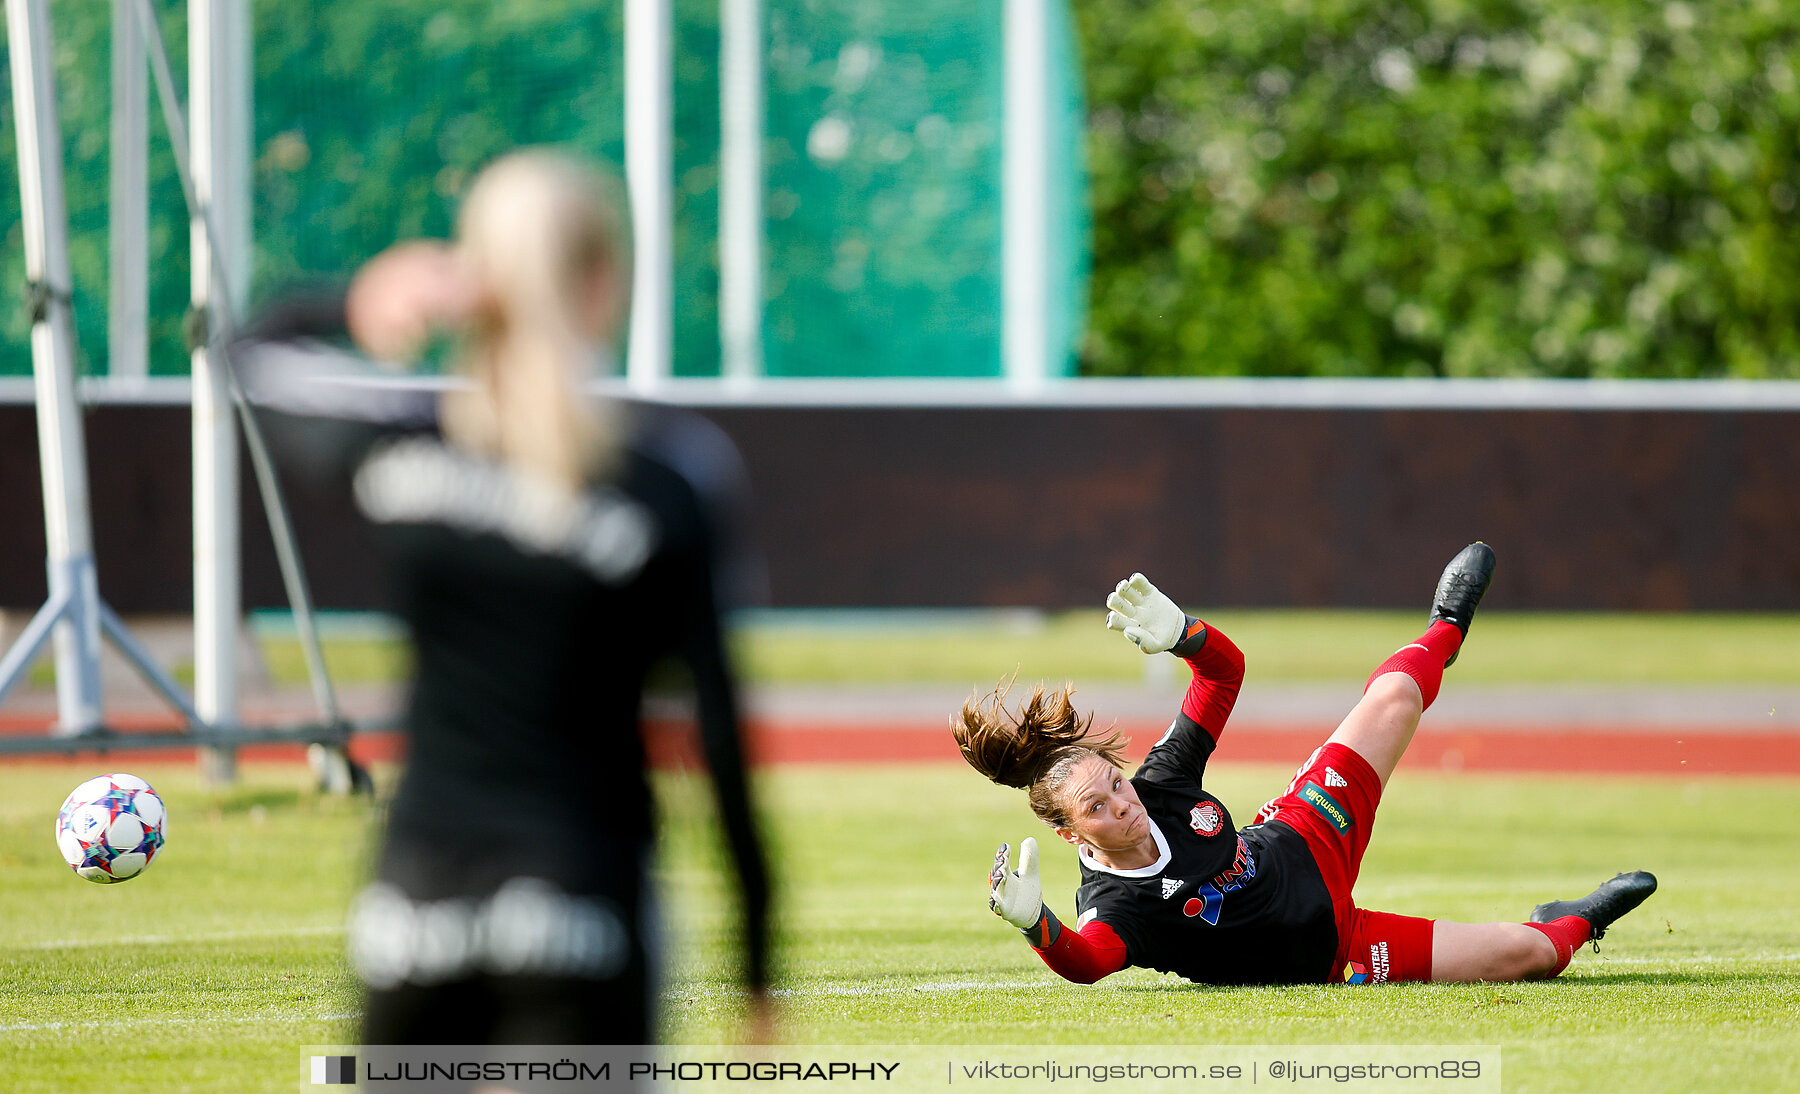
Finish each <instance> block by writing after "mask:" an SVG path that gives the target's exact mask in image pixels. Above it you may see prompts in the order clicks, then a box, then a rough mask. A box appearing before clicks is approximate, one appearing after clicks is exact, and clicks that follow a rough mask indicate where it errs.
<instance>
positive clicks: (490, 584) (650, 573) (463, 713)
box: [234, 298, 767, 983]
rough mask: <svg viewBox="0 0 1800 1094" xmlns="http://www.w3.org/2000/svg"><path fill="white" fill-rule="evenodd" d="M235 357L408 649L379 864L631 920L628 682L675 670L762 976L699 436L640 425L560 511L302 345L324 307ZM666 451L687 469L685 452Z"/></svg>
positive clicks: (636, 900) (402, 881) (445, 889)
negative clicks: (594, 901)
mask: <svg viewBox="0 0 1800 1094" xmlns="http://www.w3.org/2000/svg"><path fill="white" fill-rule="evenodd" d="M252 330H253V336H252V337H250V338H248V339H246V340H245V341H244V342H242V343H240V344H239V346H238V347H237V348H236V351H235V352H234V360H235V361H236V362H237V363H238V366H239V368H240V371H241V372H242V374H243V375H244V377H245V383H246V386H247V387H248V388H249V389H250V390H251V393H252V396H253V398H254V399H255V401H256V402H257V403H258V404H260V406H261V408H262V420H263V422H264V423H265V426H266V429H267V431H268V433H269V435H270V440H271V444H272V446H273V447H274V448H275V449H276V451H277V452H278V454H279V455H280V456H281V457H282V459H283V463H284V466H285V467H286V468H287V469H288V470H290V471H291V472H293V473H295V474H298V475H302V476H304V477H306V478H308V479H311V480H313V482H314V483H315V484H323V485H325V486H327V487H328V488H334V489H338V490H341V491H344V492H346V493H347V494H348V496H349V497H350V498H351V499H352V500H353V501H354V504H355V506H356V508H357V509H358V511H360V513H361V514H362V515H363V517H365V518H366V519H367V520H368V521H369V523H370V524H371V526H372V527H373V529H374V531H375V536H376V539H377V541H378V543H379V544H380V546H381V548H382V554H383V555H384V558H383V559H381V560H375V559H371V560H370V565H383V564H385V566H386V567H387V570H388V579H389V580H388V587H389V588H390V589H391V590H392V595H393V603H392V605H391V607H392V609H393V611H394V612H395V613H396V614H397V615H399V616H400V618H402V619H403V620H404V621H405V623H406V624H407V626H408V628H409V630H410V632H411V636H412V640H413V645H414V652H415V679H414V684H413V687H412V691H411V695H410V698H409V700H408V704H407V708H406V712H405V716H404V724H405V728H406V730H407V732H408V735H409V739H410V740H409V756H408V762H407V767H406V771H405V775H404V777H403V778H402V780H401V784H400V787H399V789H398V791H397V792H396V794H395V797H394V801H393V805H392V808H391V811H390V814H389V818H388V834H387V835H388V838H387V841H386V844H385V847H384V852H383V855H382V858H381V861H380V862H379V864H378V866H377V871H378V873H379V874H380V875H381V876H382V877H383V878H385V879H387V880H390V881H392V882H394V883H395V884H398V885H400V886H401V887H402V888H404V889H405V890H406V891H407V892H408V893H409V894H410V895H411V896H413V897H416V898H420V899H438V898H441V897H447V896H461V895H467V894H472V893H480V892H483V891H491V889H492V888H493V887H494V886H497V885H500V884H502V883H503V882H505V881H506V879H507V878H509V877H514V876H522V875H526V876H536V877H542V878H545V879H548V880H550V881H553V882H555V883H556V884H558V885H559V886H561V887H563V888H564V889H565V890H566V891H569V892H572V893H590V894H600V895H604V896H607V897H610V898H612V899H614V900H615V901H616V902H617V903H618V904H620V905H621V906H622V907H624V908H626V909H628V910H631V911H633V912H634V913H635V910H636V909H637V908H639V907H640V905H641V904H642V903H643V898H644V896H645V894H644V893H643V892H641V881H642V871H641V863H642V862H643V860H644V859H645V857H646V856H647V854H648V851H649V847H650V844H651V841H652V837H653V834H654V823H655V805H654V802H653V801H652V798H651V793H650V788H649V785H648V781H647V778H646V775H645V770H644V769H645V758H644V746H643V743H642V740H641V737H640V732H639V721H640V706H641V701H642V696H643V692H644V686H645V681H646V678H647V676H648V674H649V673H650V671H651V669H652V667H653V666H655V665H656V664H657V663H658V662H661V661H663V660H665V659H669V658H676V659H679V660H680V661H682V662H684V663H685V664H686V666H687V668H688V670H689V671H690V673H691V677H692V686H693V690H694V693H695V698H696V701H697V707H698V713H699V721H700V730H701V744H702V750H703V752H704V754H705V758H706V760H707V763H708V766H709V768H710V770H711V772H712V775H713V781H714V786H715V789H716V793H717V796H718V802H719V807H720V815H721V821H722V823H723V826H724V828H725V830H726V834H727V840H728V842H729V844H730V845H731V848H732V851H733V858H734V861H735V865H736V867H737V871H738V874H739V879H740V881H741V883H742V888H743V892H744V896H745V903H746V915H747V919H748V922H747V924H746V928H747V929H746V939H747V945H748V947H749V950H750V953H749V955H748V956H749V966H750V976H751V979H752V981H753V982H755V983H760V982H761V980H762V965H763V934H764V927H763V916H764V905H765V903H766V893H767V885H766V880H765V875H764V868H763V863H762V858H761V852H760V848H759V846H758V844H757V841H756V836H755V828H754V826H753V824H752V822H751V816H750V809H749V806H748V798H747V791H746V787H745V775H744V770H743V761H742V754H741V743H740V740H739V732H738V720H737V714H736V708H735V700H734V697H733V694H732V685H731V679H730V675H729V672H728V670H727V665H726V660H725V654H724V650H723V642H722V638H721V633H720V624H719V605H718V603H717V600H718V595H719V594H718V591H717V584H718V580H717V579H718V578H719V576H720V575H721V574H722V573H724V572H725V570H726V567H724V566H723V565H722V564H721V563H720V561H719V560H720V549H719V544H720V541H721V538H722V536H723V535H725V532H724V531H723V530H722V529H721V528H720V527H719V514H720V512H721V509H722V507H721V506H720V505H719V504H717V499H716V497H713V496H709V495H716V494H717V493H718V492H719V487H718V479H719V478H720V476H719V475H717V474H712V475H709V474H708V473H706V471H705V469H704V468H696V467H693V466H687V464H691V463H692V457H694V456H695V455H702V456H703V455H705V454H706V453H705V452H704V451H703V450H704V449H706V448H707V447H708V446H705V445H696V444H695V443H694V437H695V436H696V435H698V434H702V433H708V431H711V433H710V434H709V435H710V436H711V443H710V448H711V453H712V455H713V456H714V457H716V456H717V454H718V453H720V452H722V451H723V452H729V445H728V443H725V442H723V438H722V436H718V435H716V430H712V427H711V426H710V425H708V424H707V423H705V422H704V421H703V420H699V419H695V418H692V416H689V417H688V418H686V419H684V418H682V417H681V416H680V415H675V414H672V413H669V412H658V413H656V414H640V415H638V416H637V417H636V419H635V421H634V424H633V430H632V433H631V439H630V441H629V443H628V444H627V445H626V446H625V448H624V451H623V452H622V453H621V454H620V455H619V458H618V459H617V461H616V464H615V466H614V468H613V469H612V471H611V472H610V473H609V474H608V475H607V476H606V477H605V478H604V479H602V480H596V481H594V482H593V483H592V484H591V485H590V486H589V488H588V489H587V490H586V491H585V492H584V493H582V494H580V495H578V496H576V497H575V498H574V499H573V500H572V501H571V499H570V498H569V496H568V495H567V494H566V493H562V492H557V491H552V490H549V489H548V488H546V487H544V486H543V485H541V484H537V483H534V482H531V481H527V480H526V479H524V478H521V477H520V476H518V475H517V474H516V473H514V472H513V471H512V470H510V469H509V468H508V467H506V466H504V465H502V464H500V463H498V462H495V461H492V460H488V459H485V458H483V457H481V456H478V455H475V454H472V453H469V452H466V451H464V450H462V449H460V448H458V447H456V446H453V445H451V444H449V443H447V442H446V441H445V440H444V439H443V438H442V436H441V435H440V433H439V431H438V428H437V417H436V399H435V397H434V396H431V395H429V394H421V393H419V392H417V391H412V390H398V389H395V388H393V387H384V386H381V385H379V384H367V383H362V382H358V381H357V380H356V379H355V378H349V377H345V376H344V375H343V373H344V370H345V367H346V365H347V364H349V363H351V362H352V361H353V359H350V358H347V357H346V356H345V355H344V354H342V353H340V352H337V351H334V350H330V349H327V348H326V347H324V346H323V345H319V344H316V343H313V342H310V341H307V340H306V339H307V338H309V337H313V336H329V335H334V334H341V333H342V308H341V299H338V298H329V299H326V300H324V301H318V300H313V301H306V302H289V303H288V304H287V305H284V306H282V307H279V308H277V309H275V310H273V311H271V312H269V313H266V314H265V316H264V318H263V320H262V321H261V322H260V323H258V324H257V325H256V326H255V327H253V328H252ZM684 453H685V454H686V455H685V456H684Z"/></svg>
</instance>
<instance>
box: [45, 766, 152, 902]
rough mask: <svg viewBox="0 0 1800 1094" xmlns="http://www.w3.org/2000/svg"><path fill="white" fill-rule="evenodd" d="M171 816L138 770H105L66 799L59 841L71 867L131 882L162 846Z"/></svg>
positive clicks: (99, 878) (102, 879)
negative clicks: (108, 771) (110, 771)
mask: <svg viewBox="0 0 1800 1094" xmlns="http://www.w3.org/2000/svg"><path fill="white" fill-rule="evenodd" d="M168 820H169V814H168V810H166V809H164V808H163V803H162V799H161V798H159V797H157V796H156V791H154V790H152V789H150V784H149V783H147V782H145V781H144V780H142V779H140V778H138V777H137V776H136V775H125V774H113V775H101V776H98V777H96V778H92V779H89V780H88V781H87V782H84V783H82V784H81V785H80V786H78V787H76V788H75V790H74V792H73V793H71V794H70V795H69V797H68V799H67V800H66V801H64V802H63V805H62V809H61V810H60V811H58V812H57V814H56V846H57V849H58V850H60V851H61V852H62V856H63V861H64V862H67V863H68V864H69V868H70V869H71V870H74V871H75V872H76V873H77V874H80V875H81V876H82V877H84V878H87V879H88V880H89V881H95V882H99V883H100V884H102V885H111V884H112V883H113V882H116V881H129V880H131V879H132V878H134V877H136V876H138V875H139V874H141V873H143V872H144V869H145V868H146V867H148V866H149V865H150V862H151V860H152V859H154V858H155V857H156V854H157V852H158V851H161V850H162V845H163V838H164V835H165V833H166V832H167V830H168Z"/></svg>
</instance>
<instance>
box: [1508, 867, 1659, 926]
mask: <svg viewBox="0 0 1800 1094" xmlns="http://www.w3.org/2000/svg"><path fill="white" fill-rule="evenodd" d="M1654 892H1656V875H1654V874H1652V873H1650V872H1649V871H1647V870H1633V871H1631V872H1630V873H1629V874H1619V875H1617V876H1615V877H1614V878H1613V879H1612V880H1610V881H1603V882H1601V883H1600V887H1599V888H1598V889H1595V890H1594V891H1593V892H1591V893H1589V894H1588V895H1586V896H1584V897H1582V898H1581V899H1580V900H1552V901H1551V902H1550V903H1548V904H1539V905H1538V906H1537V907H1535V908H1533V909H1532V910H1531V922H1533V923H1549V922H1550V921H1551V920H1554V919H1561V918H1562V917H1563V916H1566V915H1574V916H1580V917H1581V918H1582V919H1585V920H1587V921H1588V926H1589V927H1590V928H1592V931H1593V935H1592V938H1591V941H1595V942H1598V941H1599V940H1600V936H1602V935H1604V934H1605V933H1606V928H1608V927H1610V926H1612V925H1613V924H1614V923H1615V922H1617V920H1618V918H1619V917H1620V916H1622V915H1624V914H1625V913H1626V912H1629V911H1631V909H1633V908H1635V907H1637V906H1638V905H1639V904H1642V903H1643V902H1644V898H1645V897H1648V896H1649V895H1650V894H1651V893H1654Z"/></svg>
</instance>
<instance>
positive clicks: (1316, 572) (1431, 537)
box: [0, 404, 1800, 612]
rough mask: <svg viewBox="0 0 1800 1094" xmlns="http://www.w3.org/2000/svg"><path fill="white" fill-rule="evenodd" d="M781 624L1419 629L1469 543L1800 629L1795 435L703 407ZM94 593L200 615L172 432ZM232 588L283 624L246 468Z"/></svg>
mask: <svg viewBox="0 0 1800 1094" xmlns="http://www.w3.org/2000/svg"><path fill="white" fill-rule="evenodd" d="M702 412H703V413H704V414H705V415H706V416H707V417H709V418H710V419H712V420H713V421H714V422H716V423H717V424H718V425H719V426H721V427H722V428H723V429H724V430H725V432H726V433H727V434H729V435H730V436H731V438H732V439H733V440H734V441H736V443H737V445H738V447H739V449H740V451H741V452H742V453H743V456H744V460H745V463H746V465H747V467H748V470H749V474H750V480H751V485H752V489H753V490H754V492H755V501H756V521H757V529H756V531H757V535H758V538H759V539H760V542H761V543H762V545H763V548H764V550H765V553H766V555H767V557H768V561H769V569H770V578H771V588H772V599H773V603H774V604H775V605H776V606H783V607H787V606H836V605H842V606H925V605H938V606H984V605H992V606H1007V605H1023V606H1040V607H1064V606H1072V605H1081V604H1090V603H1092V602H1093V601H1094V600H1095V599H1096V598H1097V596H1098V595H1099V594H1100V593H1103V592H1104V591H1105V590H1106V589H1107V588H1109V587H1110V586H1111V584H1112V583H1113V582H1114V581H1116V580H1118V579H1119V578H1120V577H1122V576H1124V575H1126V574H1129V573H1130V572H1132V571H1133V570H1142V571H1144V572H1145V573H1147V574H1150V575H1151V577H1152V578H1153V579H1154V580H1157V581H1159V582H1162V583H1163V584H1165V585H1167V586H1169V587H1171V588H1176V589H1180V590H1181V591H1182V596H1183V597H1184V598H1186V599H1192V600H1196V601H1201V602H1205V603H1211V604H1217V605H1232V606H1289V605H1340V606H1394V607H1420V606H1421V604H1422V596H1423V594H1424V588H1423V586H1422V581H1423V582H1424V583H1425V584H1428V583H1429V579H1430V578H1431V577H1433V576H1435V573H1436V570H1437V567H1438V566H1439V565H1440V564H1441V562H1442V561H1443V560H1444V559H1445V558H1448V557H1449V556H1450V554H1451V553H1452V552H1453V551H1454V550H1455V549H1456V548H1458V547H1460V546H1461V545H1462V544H1464V543H1466V542H1468V541H1469V540H1471V539H1476V538H1481V539H1486V540H1488V541H1489V542H1491V543H1493V544H1494V545H1495V546H1496V548H1497V549H1498V550H1499V552H1500V558H1501V565H1502V567H1504V575H1505V578H1504V580H1503V581H1501V582H1499V583H1497V584H1496V586H1495V590H1494V595H1493V599H1492V600H1491V601H1490V603H1492V604H1494V605H1496V606H1504V607H1508V608H1533V609H1608V610H1635V609H1659V610H1674V609H1715V610H1730V609H1781V610H1788V611H1793V610H1800V411H1794V410H1769V411H1756V410H1594V409H1516V410H1515V409H1509V410H1475V409H1449V410H1446V409H1367V408H1329V409H1294V408H1234V407H1216V406H1208V407H1128V408H1121V407H1104V408H1072V407H1061V406H1056V407H1030V406H1005V407H998V408H993V407H989V408H972V407H957V408H929V407H867V406H861V407H845V406H817V407H808V406H712V407H706V408H703V410H702ZM87 430H88V451H89V459H90V474H91V477H92V490H93V509H94V530H95V537H96V543H97V552H98V566H99V573H100V584H101V590H102V594H103V595H104V596H105V597H106V599H107V600H108V602H109V603H111V604H112V605H113V606H114V607H115V608H117V609H118V610H120V611H122V612H142V611H175V612H181V611H186V610H189V608H190V606H191V596H192V575H191V557H192V555H191V551H192V548H191V532H190V521H191V513H192V509H191V503H190V474H191V472H190V467H189V451H190V449H189V445H190V439H189V424H188V411H187V408H186V407H185V406H144V405H125V404H103V405H98V406H95V407H93V408H91V409H90V410H89V411H88V412H87ZM36 443H37V442H36V425H35V420H34V417H33V408H32V407H31V406H29V405H20V404H11V405H0V607H7V608H23V609H29V608H32V607H35V606H36V605H37V604H39V603H41V602H42V600H43V596H44V567H43V557H44V555H43V552H44V542H43V509H42V500H41V495H40V492H39V473H38V461H37V448H36ZM243 478H244V490H243V493H244V498H245V506H244V516H243V522H244V545H245V550H244V560H243V569H244V590H245V603H246V604H247V605H249V606H281V605H282V604H284V603H285V601H284V598H283V596H282V593H281V585H280V581H279V579H278V576H277V573H276V569H275V563H274V555H273V552H272V550H271V549H270V546H269V537H268V532H267V529H266V527H265V526H264V524H263V523H262V521H263V517H262V512H261V508H260V504H259V503H258V501H257V499H256V495H255V490H254V488H253V486H252V485H251V484H250V477H249V472H248V468H247V466H246V468H245V470H244V475H243ZM290 491H291V501H292V504H293V508H294V519H295V524H296V527H297V529H298V534H299V537H300V541H301V550H302V553H303V555H304V557H305V559H306V561H307V565H308V569H309V574H310V577H311V579H312V585H313V589H314V592H315V595H316V596H317V598H318V601H319V603H320V604H321V605H322V606H325V607H332V608H369V607H379V606H380V603H381V600H380V590H381V586H382V578H381V574H380V572H379V569H378V566H379V564H378V562H376V561H375V559H374V557H373V554H372V552H371V551H370V549H369V544H368V540H367V537H366V536H365V535H363V533H362V532H361V531H360V530H359V529H358V527H357V524H356V520H355V518H354V515H353V514H352V513H350V512H349V511H348V509H347V507H346V506H344V505H343V504H342V503H334V502H333V501H331V500H330V499H327V498H322V497H319V496H318V495H316V494H312V493H308V492H307V491H305V490H303V489H301V488H299V487H297V486H294V487H290Z"/></svg>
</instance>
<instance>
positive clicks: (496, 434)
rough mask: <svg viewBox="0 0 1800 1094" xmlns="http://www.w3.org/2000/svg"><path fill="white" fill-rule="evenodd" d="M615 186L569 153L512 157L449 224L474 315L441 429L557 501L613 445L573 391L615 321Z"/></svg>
mask: <svg viewBox="0 0 1800 1094" xmlns="http://www.w3.org/2000/svg"><path fill="white" fill-rule="evenodd" d="M614 190H615V186H614V185H613V183H612V181H611V179H610V178H609V177H608V176H606V175H604V174H603V173H601V172H600V171H599V170H597V169H596V168H594V167H592V166H590V165H589V164H587V163H585V162H583V161H581V160H578V159H575V158H574V157H572V156H568V155H565V154H562V153H559V152H553V151H548V150H542V149H534V150H528V151H523V152H515V153H512V154H510V155H507V156H504V157H502V158H501V159H498V160H496V161H494V162H493V163H492V164H490V165H489V166H488V167H486V168H485V169H483V170H482V172H481V173H480V174H479V175H478V176H477V177H476V179H475V182H474V185H473V186H472V187H471V188H470V190H469V194H468V196H467V197H466V198H465V199H464V200H463V204H462V209H461V211H460V213H459V215H458V217H457V223H456V251H457V256H458V259H459V260H460V261H461V262H462V263H463V265H464V268H465V270H466V271H467V272H468V273H469V274H470V275H471V276H472V277H473V278H474V279H475V281H476V283H477V284H478V285H479V287H480V291H481V296H482V306H481V308H480V309H479V311H478V313H477V315H476V316H475V317H474V319H473V321H472V322H471V323H470V325H469V328H468V330H467V332H466V340H465V343H464V345H463V349H462V354H461V358H460V362H459V364H460V367H461V370H462V371H463V372H464V373H466V374H467V375H468V376H469V377H470V379H472V380H473V381H474V383H473V384H472V385H471V386H470V387H469V388H467V389H465V390H459V391H454V392H452V393H450V394H448V395H446V396H445V399H444V403H443V427H444V433H445V435H446V436H447V437H449V438H450V439H452V440H454V441H456V442H457V443H459V444H461V445H463V446H465V447H467V448H471V449H474V450H475V451H479V452H482V453H485V454H487V455H491V456H493V457H496V458H498V459H500V460H502V461H503V462H505V463H507V464H510V465H511V466H513V467H515V468H517V469H518V470H521V471H524V472H526V473H528V474H531V475H533V476H534V477H536V478H539V479H541V480H544V481H546V482H548V483H550V484H552V485H555V486H558V487H561V488H563V489H565V490H568V491H570V492H574V491H578V490H580V489H581V488H582V487H583V486H585V485H586V483H587V482H588V481H589V480H590V479H592V478H593V477H595V476H596V475H600V474H604V473H605V472H606V471H608V470H609V469H610V468H611V466H612V464H613V463H614V462H615V461H616V458H617V452H618V446H619V437H618V429H617V427H616V426H615V425H614V423H613V422H612V421H611V417H612V415H611V412H610V411H609V410H608V409H607V408H606V407H605V406H603V405H602V404H600V403H597V402H596V401H594V400H593V399H592V398H590V397H589V396H588V395H587V393H586V392H584V391H583V390H582V387H583V383H584V382H585V381H586V380H587V379H588V378H589V373H590V372H591V370H592V368H593V366H594V362H595V361H596V359H597V356H598V354H599V352H600V349H601V346H602V344H603V343H604V342H605V341H606V340H607V339H608V338H610V337H611V335H612V333H613V328H614V327H616V326H617V324H618V322H619V320H620V319H621V318H622V316H623V309H624V300H625V295H626V291H627V284H628V277H629V269H630V265H631V259H630V250H629V246H628V244H627V242H626V237H625V230H624V227H623V222H622V221H621V219H620V216H619V212H618V208H617V205H616V203H615V202H614V200H613V196H612V195H613V192H614ZM603 294H604V296H605V297H610V299H605V298H603ZM597 308H600V309H604V311H603V313H596V310H595V309H597Z"/></svg>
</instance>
